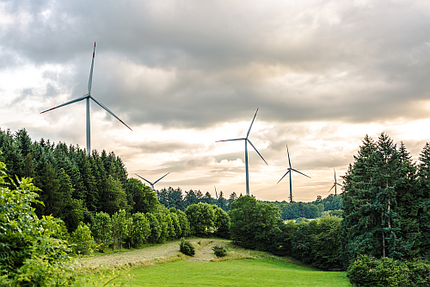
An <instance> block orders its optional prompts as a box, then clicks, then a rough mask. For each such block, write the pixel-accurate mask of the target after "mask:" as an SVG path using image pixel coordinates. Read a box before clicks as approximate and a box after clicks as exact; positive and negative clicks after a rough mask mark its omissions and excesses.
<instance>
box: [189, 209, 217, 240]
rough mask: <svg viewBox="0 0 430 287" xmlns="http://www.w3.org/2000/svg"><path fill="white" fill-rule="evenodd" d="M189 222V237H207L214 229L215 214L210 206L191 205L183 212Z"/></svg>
mask: <svg viewBox="0 0 430 287" xmlns="http://www.w3.org/2000/svg"><path fill="white" fill-rule="evenodd" d="M185 213H186V215H187V218H188V221H189V222H190V228H191V235H195V236H208V235H209V234H211V233H212V232H213V230H214V227H215V212H214V209H213V208H212V206H211V205H210V204H207V203H201V202H200V203H198V204H192V205H190V206H188V207H187V209H186V210H185Z"/></svg>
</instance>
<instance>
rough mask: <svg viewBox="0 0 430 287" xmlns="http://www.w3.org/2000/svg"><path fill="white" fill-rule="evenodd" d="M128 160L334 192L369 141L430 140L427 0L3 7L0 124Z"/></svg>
mask: <svg viewBox="0 0 430 287" xmlns="http://www.w3.org/2000/svg"><path fill="white" fill-rule="evenodd" d="M94 41H97V49H96V57H95V65H94V75H93V85H92V93H91V94H92V96H93V97H94V98H96V99H97V100H98V101H99V102H101V103H102V104H104V105H105V106H107V107H108V108H109V109H110V110H111V111H112V112H114V113H115V114H116V115H117V116H118V117H119V118H121V119H122V120H123V121H124V122H125V123H127V124H128V125H129V126H130V127H131V128H132V129H133V131H130V130H129V129H127V128H126V127H125V126H123V125H122V124H121V123H120V122H119V121H117V120H116V119H115V118H113V117H112V116H110V115H109V114H108V113H107V112H105V111H104V110H103V109H102V108H100V107H99V106H97V105H96V104H94V103H92V104H91V137H92V141H91V144H92V149H96V150H98V151H99V152H101V151H102V150H103V149H105V150H107V151H113V152H115V154H116V155H118V156H120V157H121V158H122V159H123V161H124V163H125V165H126V167H127V170H128V173H129V176H130V177H136V175H135V173H137V174H139V175H141V176H143V177H145V178H147V179H149V180H150V181H155V180H157V179H158V178H159V177H161V176H162V175H164V174H165V173H167V172H171V173H170V174H169V175H168V176H167V177H165V178H164V179H163V180H162V181H160V182H159V183H158V184H157V185H156V188H157V189H160V188H163V187H169V186H172V187H174V188H176V187H180V188H182V189H183V190H184V191H186V190H190V189H193V190H201V191H202V192H204V193H205V192H206V191H209V192H210V193H212V194H214V186H216V188H217V190H218V191H223V193H224V194H225V196H226V197H228V196H229V195H230V193H232V192H233V191H235V192H236V193H237V194H240V193H243V194H245V165H244V161H245V160H244V143H243V142H242V141H240V142H239V141H238V142H224V143H216V141H217V140H222V139H230V138H238V137H245V136H246V133H247V131H248V128H249V126H250V123H251V121H252V118H253V116H254V113H255V111H256V109H257V108H259V111H258V114H257V117H256V119H255V122H254V125H253V126H252V129H251V133H250V137H249V139H250V140H251V141H252V143H253V144H254V146H255V147H256V148H257V149H258V150H259V152H260V153H261V154H262V156H263V157H264V158H265V159H266V161H267V162H268V164H269V165H268V166H266V164H265V163H264V162H263V161H262V160H261V159H260V157H259V156H258V154H256V152H255V151H254V150H252V147H250V146H248V147H249V160H250V163H249V169H250V189H251V193H252V194H253V195H255V196H256V198H257V199H261V200H287V199H288V196H289V184H288V178H285V179H284V180H283V181H281V182H280V183H279V184H277V181H278V180H279V179H280V178H281V177H282V175H283V174H284V173H285V172H286V168H287V167H288V158H287V154H286V151H285V146H286V144H288V147H289V150H290V156H291V162H292V165H293V168H296V169H298V170H300V171H301V172H303V173H305V174H307V175H309V176H310V177H311V179H308V178H306V177H304V176H301V175H299V174H294V176H293V186H294V188H293V197H294V200H295V201H312V200H315V199H316V197H317V195H321V196H322V197H326V196H327V195H328V194H329V193H328V190H329V189H330V187H331V186H332V184H333V169H334V168H335V169H336V170H337V174H338V176H339V181H341V179H340V176H342V175H344V174H345V171H346V169H347V166H348V165H349V163H351V162H352V161H353V156H354V155H355V154H356V153H357V149H358V147H359V146H360V145H361V143H362V139H363V138H364V136H365V135H366V134H369V135H370V136H371V137H372V138H374V139H377V137H378V136H379V135H380V133H381V132H386V133H387V134H388V135H389V136H391V137H392V138H393V139H394V141H395V142H396V143H400V142H401V141H403V142H405V144H406V147H407V149H408V150H409V151H410V153H411V155H412V156H413V157H414V159H415V160H416V159H417V157H418V155H419V153H420V152H421V150H422V148H423V146H424V144H425V142H426V141H429V140H430V128H429V127H430V1H428V0H422V1H411V0H399V1H388V0H387V1H383V0H369V1H366V0H359V1H341V0H337V1H319V0H309V1H308V0H304V1H290V0H279V1H270V0H269V1H254V0H228V1H200V0H187V1H185V0H177V1H175V0H157V1H121V0H104V1H83V0H75V1H56V0H51V1H45V0H37V1H35V0H27V1H20V0H13V1H5V0H0V97H1V103H2V104H1V106H0V128H1V129H2V130H6V129H10V130H11V131H13V132H14V131H16V130H18V129H21V128H26V129H27V131H28V132H29V134H30V136H31V137H32V138H33V140H37V141H38V140H40V139H41V138H42V137H43V138H45V139H50V140H51V141H53V142H55V143H58V142H60V141H61V142H66V143H67V144H74V145H79V146H80V147H82V148H85V146H86V141H85V103H84V102H79V103H74V104H72V105H68V106H66V107H62V108H60V109H58V110H54V111H51V112H49V113H44V114H40V112H42V111H43V110H46V109H48V108H51V107H54V106H57V105H59V104H62V103H64V102H67V101H70V100H73V99H75V98H79V97H82V96H83V95H85V94H87V92H88V91H87V89H88V88H87V87H88V76H89V70H90V65H91V58H92V49H93V43H94Z"/></svg>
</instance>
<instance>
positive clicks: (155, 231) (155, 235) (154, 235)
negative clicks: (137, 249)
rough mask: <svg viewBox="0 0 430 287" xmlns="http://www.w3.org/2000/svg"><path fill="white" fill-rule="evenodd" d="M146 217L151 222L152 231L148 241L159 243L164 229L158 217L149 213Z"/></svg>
mask: <svg viewBox="0 0 430 287" xmlns="http://www.w3.org/2000/svg"><path fill="white" fill-rule="evenodd" d="M146 217H147V218H148V221H149V227H150V229H151V234H150V235H149V237H148V241H149V242H151V243H157V242H159V240H160V236H161V232H162V228H161V225H160V222H158V219H157V217H156V216H155V215H154V214H152V213H147V214H146Z"/></svg>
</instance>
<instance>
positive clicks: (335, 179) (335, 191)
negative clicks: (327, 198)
mask: <svg viewBox="0 0 430 287" xmlns="http://www.w3.org/2000/svg"><path fill="white" fill-rule="evenodd" d="M333 171H334V184H333V186H332V187H331V188H330V190H329V191H328V192H330V191H331V190H332V189H333V187H334V196H337V186H338V185H339V186H342V185H341V184H340V183H337V178H336V169H334V168H333Z"/></svg>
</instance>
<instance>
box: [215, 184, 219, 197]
mask: <svg viewBox="0 0 430 287" xmlns="http://www.w3.org/2000/svg"><path fill="white" fill-rule="evenodd" d="M214 188H215V199H218V192H216V186H215V185H214Z"/></svg>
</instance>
